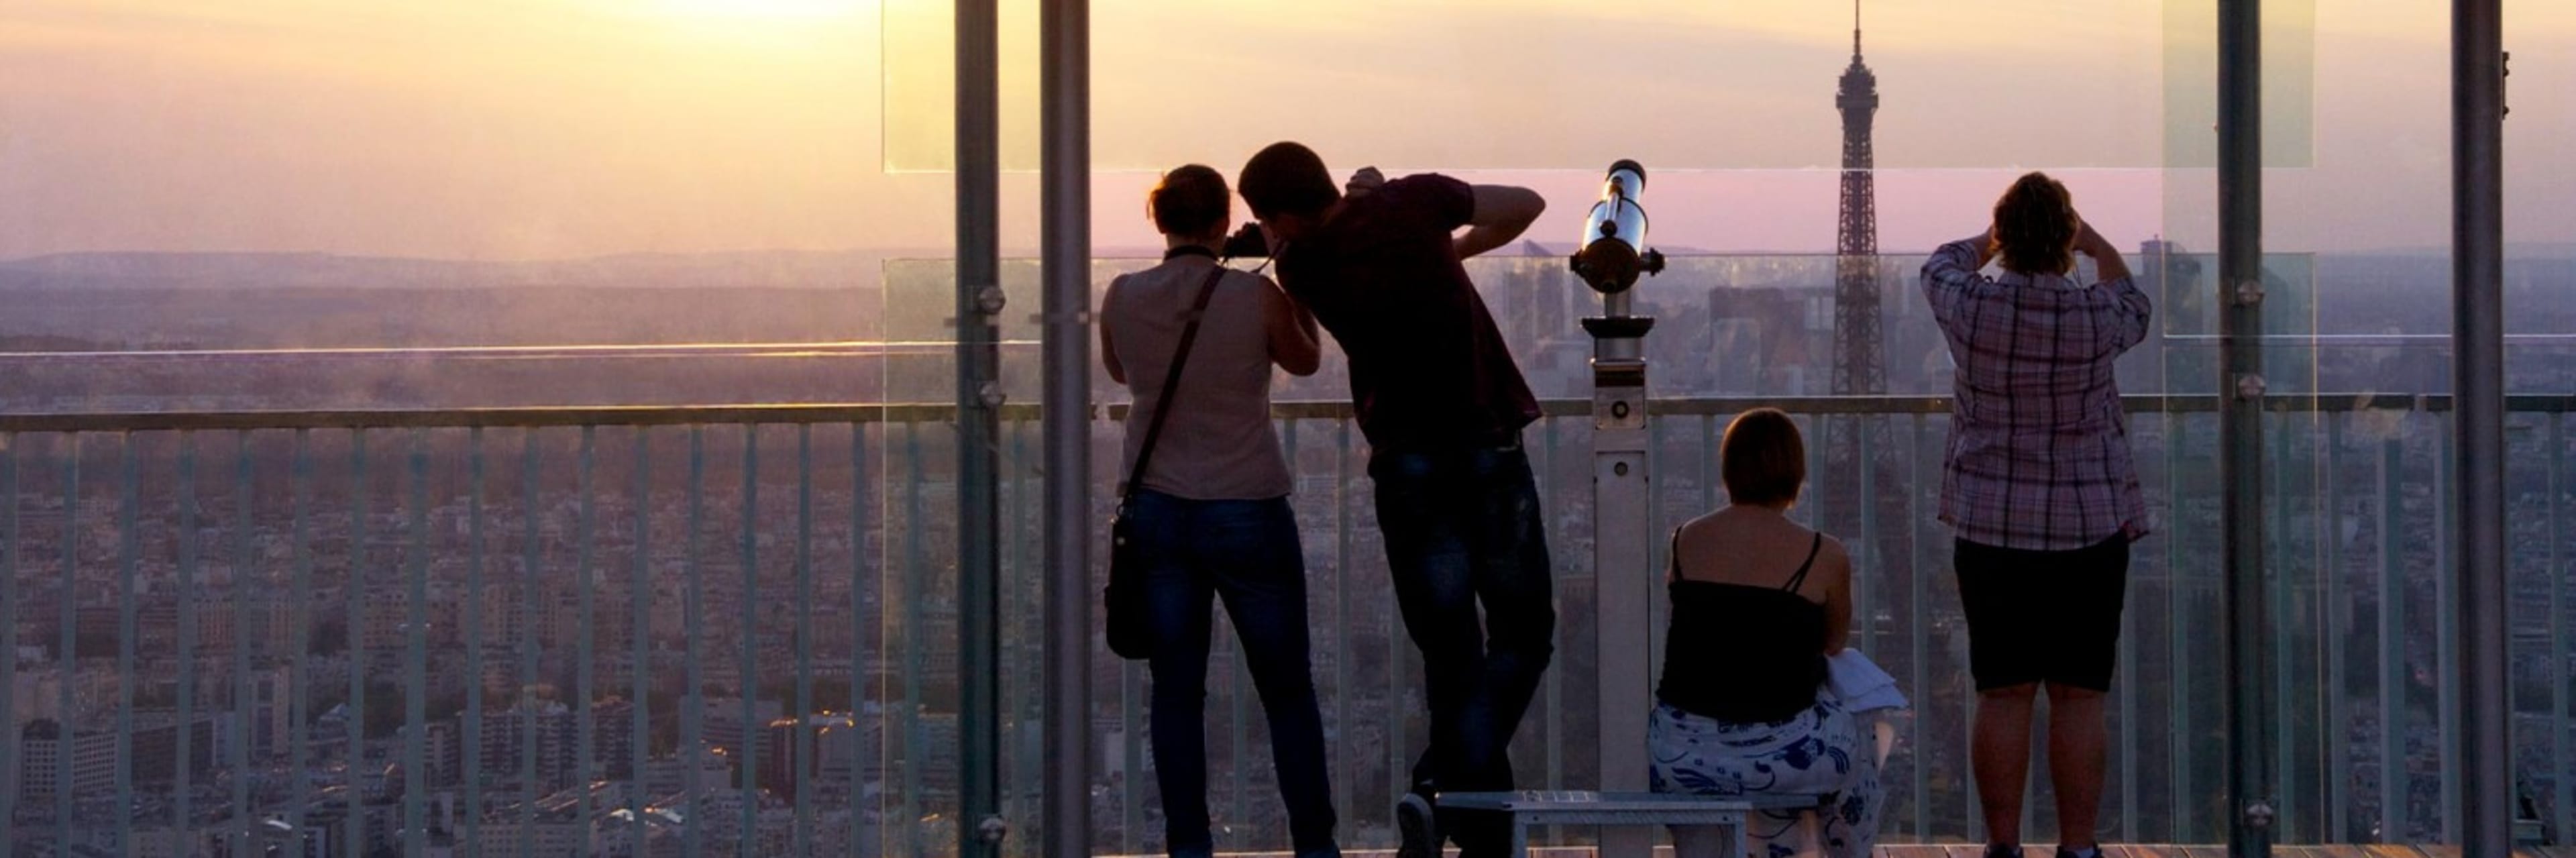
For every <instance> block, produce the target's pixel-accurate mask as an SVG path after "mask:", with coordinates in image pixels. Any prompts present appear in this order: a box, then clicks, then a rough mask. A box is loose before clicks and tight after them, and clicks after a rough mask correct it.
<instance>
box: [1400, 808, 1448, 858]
mask: <svg viewBox="0 0 2576 858" xmlns="http://www.w3.org/2000/svg"><path fill="white" fill-rule="evenodd" d="M1395 831H1396V834H1397V836H1399V837H1401V838H1403V839H1402V841H1400V843H1401V845H1399V846H1397V847H1396V849H1395V858H1440V823H1439V821H1438V820H1437V819H1436V818H1434V817H1433V816H1432V813H1431V800H1430V799H1427V798H1423V797H1422V795H1421V794H1420V793H1410V792H1408V793H1405V794H1404V798H1402V799H1398V800H1397V801H1396V803H1395Z"/></svg>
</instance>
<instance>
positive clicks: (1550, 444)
mask: <svg viewBox="0 0 2576 858" xmlns="http://www.w3.org/2000/svg"><path fill="white" fill-rule="evenodd" d="M1539 432H1540V438H1541V442H1540V444H1539V447H1538V456H1539V472H1538V479H1539V485H1540V494H1539V497H1541V498H1546V499H1550V500H1553V499H1554V498H1555V497H1556V496H1557V495H1556V491H1557V482H1558V480H1557V474H1556V445H1557V444H1558V443H1559V442H1560V439H1559V438H1558V437H1557V421H1554V420H1548V421H1543V422H1542V423H1541V424H1540V428H1539ZM1646 472H1647V473H1649V474H1652V473H1654V469H1653V468H1651V467H1649V468H1648V469H1647V471H1646ZM1549 536H1550V537H1551V539H1550V540H1549V541H1550V542H1552V543H1556V544H1563V543H1561V542H1557V541H1556V540H1555V539H1553V538H1552V537H1553V536H1554V534H1550V535H1549ZM1551 554H1553V552H1551ZM1553 556H1556V557H1561V556H1563V555H1553ZM1547 575H1548V587H1549V592H1550V593H1551V594H1552V596H1551V597H1552V598H1562V596H1561V595H1553V594H1562V593H1563V592H1564V591H1565V582H1564V579H1565V565H1564V564H1563V563H1561V562H1555V561H1554V560H1553V559H1551V562H1550V563H1549V564H1548V570H1547ZM1566 625H1567V624H1566V623H1558V624H1556V627H1555V628H1554V629H1553V630H1551V631H1550V632H1549V635H1548V636H1549V645H1551V646H1553V647H1555V650H1556V651H1557V652H1564V651H1565V650H1566V642H1565V627H1566ZM1654 637H1657V638H1660V637H1661V636H1660V635H1658V636H1654ZM1660 643H1661V642H1660V641H1658V645H1660ZM1564 676H1565V671H1563V670H1551V671H1548V672H1547V673H1546V678H1547V724H1546V727H1547V733H1546V737H1547V788H1548V789H1552V790H1554V789H1564V788H1565V742H1566V738H1567V736H1566V734H1565V682H1564V680H1563V677H1564ZM1563 835H1564V827H1563V826H1557V825H1551V826H1548V832H1547V839H1548V842H1549V843H1551V844H1561V843H1563V842H1564V841H1563Z"/></svg>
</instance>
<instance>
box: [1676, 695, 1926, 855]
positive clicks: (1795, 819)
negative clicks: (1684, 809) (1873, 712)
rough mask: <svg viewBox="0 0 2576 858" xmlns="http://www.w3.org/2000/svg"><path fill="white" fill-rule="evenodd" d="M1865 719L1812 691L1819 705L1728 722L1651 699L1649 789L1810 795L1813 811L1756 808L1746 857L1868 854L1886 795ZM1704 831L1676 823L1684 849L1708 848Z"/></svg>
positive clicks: (1747, 835)
mask: <svg viewBox="0 0 2576 858" xmlns="http://www.w3.org/2000/svg"><path fill="white" fill-rule="evenodd" d="M1862 727H1863V724H1862V719H1860V718H1858V717H1855V716H1854V715H1853V714H1852V713H1850V712H1848V711H1846V710H1844V708H1843V705H1842V701H1841V700H1839V699H1837V698H1835V697H1834V696H1833V693H1832V692H1831V691H1828V690H1823V689H1819V690H1818V692H1817V700H1816V705H1814V706H1810V707H1808V708H1807V709H1806V710H1805V711H1802V712H1799V713H1798V714H1797V715H1795V716H1791V717H1790V718H1789V719H1788V720H1786V721H1781V722H1778V723H1774V724H1735V723H1729V722H1724V721H1718V720H1715V719H1711V718H1704V717H1701V716H1698V715H1693V714H1691V713H1689V712H1685V711H1682V710H1680V709H1677V708H1674V707H1672V706H1669V705H1663V704H1657V705H1656V706H1655V710H1654V714H1653V715H1651V716H1649V717H1648V719H1647V724H1646V747H1647V750H1648V754H1649V756H1650V757H1651V759H1652V762H1651V763H1650V764H1649V766H1648V768H1647V777H1648V778H1649V779H1650V783H1651V784H1652V787H1653V789H1654V790H1655V791H1656V792H1671V793H1689V794H1694V795H1721V796H1741V795H1766V794H1791V795H1816V796H1823V797H1825V798H1824V799H1823V800H1824V802H1825V803H1824V804H1822V805H1820V806H1819V808H1818V809H1815V810H1803V809H1801V810H1771V811H1760V812H1756V813H1754V814H1752V815H1751V817H1750V818H1748V819H1747V820H1746V822H1747V825H1746V829H1747V830H1746V831H1745V842H1746V844H1747V845H1748V846H1749V847H1750V855H1749V856H1729V858H1790V856H1800V855H1823V856H1825V858H1867V856H1868V855H1869V854H1870V849H1871V847H1872V846H1874V845H1875V844H1876V842H1877V840H1878V815H1879V810H1880V805H1881V803H1882V800H1883V796H1882V794H1881V792H1880V785H1879V780H1878V763H1879V761H1878V753H1877V743H1876V742H1875V741H1874V739H1873V737H1871V736H1870V735H1869V734H1868V732H1867V731H1865V730H1863V729H1862ZM1706 836H1708V833H1707V832H1700V831H1691V830H1685V829H1679V828H1677V829H1676V830H1675V831H1674V842H1675V845H1676V846H1677V847H1680V849H1681V851H1682V854H1685V855H1688V854H1691V853H1693V852H1698V851H1700V850H1701V849H1707V848H1710V847H1707V846H1705V845H1700V846H1698V847H1697V848H1694V846H1695V844H1705V843H1711V842H1713V841H1712V840H1702V839H1701V838H1703V837H1706Z"/></svg>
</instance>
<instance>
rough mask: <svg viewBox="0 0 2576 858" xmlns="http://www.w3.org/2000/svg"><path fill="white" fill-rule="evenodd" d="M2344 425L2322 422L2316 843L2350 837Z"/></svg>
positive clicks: (2336, 841) (2349, 618)
mask: <svg viewBox="0 0 2576 858" xmlns="http://www.w3.org/2000/svg"><path fill="white" fill-rule="evenodd" d="M2344 423H2345V421H2342V420H2328V421H2325V424H2326V452H2325V502H2324V505H2323V506H2322V507H2321V509H2323V510H2324V514H2323V515H2322V516H2320V518H2319V520H2320V522H2322V529H2321V530H2320V531H2319V532H2318V541H2319V542H2320V543H2321V544H2322V545H2323V546H2324V550H2323V558H2322V562H2323V564H2324V566H2323V568H2324V570H2325V571H2324V574H2323V576H2322V577H2323V586H2324V587H2325V597H2324V599H2323V604H2324V605H2325V619H2324V623H2323V625H2322V626H2321V627H2322V628H2323V630H2324V632H2325V647H2326V663H2325V665H2324V668H2323V670H2322V671H2320V672H2321V673H2322V674H2323V676H2321V677H2319V679H2320V681H2319V682H2318V683H2317V687H2318V688H2320V689H2323V690H2324V696H2325V707H2326V720H2325V729H2324V730H2323V731H2322V734H2323V735H2321V736H2320V737H2319V745H2320V747H2321V748H2322V749H2323V750H2324V752H2325V754H2326V766H2325V769H2326V830H2325V831H2324V832H2322V836H2320V837H2318V838H2317V842H2320V843H2345V842H2349V841H2350V840H2351V838H2352V827H2351V826H2352V813H2351V809H2350V805H2351V802H2352V795H2351V779H2352V752H2351V749H2350V748H2348V747H2346V745H2347V744H2348V739H2349V737H2350V736H2351V735H2352V730H2351V727H2350V724H2349V722H2350V720H2351V718H2352V713H2351V711H2350V709H2351V706H2350V705H2349V703H2348V702H2347V701H2346V700H2345V699H2344V698H2345V693H2346V688H2345V682H2344V669H2345V663H2346V662H2347V661H2349V660H2350V658H2351V654H2350V653H2349V652H2347V651H2346V646H2347V644H2346V642H2345V641H2344V638H2343V635H2344V626H2345V625H2346V624H2347V623H2349V622H2351V619H2352V617H2351V612H2350V605H2349V604H2348V602H2347V600H2348V599H2350V598H2351V595H2350V594H2349V593H2347V592H2345V589H2346V587H2347V582H2346V581H2345V580H2344V570H2343V560H2342V557H2343V517H2344V511H2343V490H2342V488H2341V486H2342V480H2341V479H2340V477H2342V476H2343V468H2342V462H2343V434H2344Z"/></svg>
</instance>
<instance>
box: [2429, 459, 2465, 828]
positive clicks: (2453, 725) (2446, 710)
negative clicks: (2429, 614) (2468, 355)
mask: <svg viewBox="0 0 2576 858" xmlns="http://www.w3.org/2000/svg"><path fill="white" fill-rule="evenodd" d="M2435 422H2436V423H2438V424H2440V425H2439V426H2438V427H2437V429H2436V431H2435V434H2434V438H2435V439H2437V442H2436V445H2435V447H2434V453H2433V540H2432V545H2433V566H2432V568H2433V569H2434V570H2435V574H2434V575H2433V606H2434V607H2433V614H2434V616H2433V629H2434V631H2433V641H2434V652H2435V653H2436V655H2435V656H2434V659H2435V660H2434V662H2433V664H2434V665H2436V667H2435V668H2434V669H2433V676H2434V679H2435V682H2434V688H2435V691H2436V693H2437V694H2438V695H2439V702H2438V703H2436V704H2435V708H2434V710H2433V711H2434V712H2435V713H2436V717H2435V719H2434V721H2435V723H2436V724H2437V725H2438V726H2439V727H2440V730H2441V733H2442V739H2441V741H2442V744H2440V745H2439V746H2437V747H2439V748H2440V749H2441V750H2440V751H2438V752H2436V753H2435V754H2434V755H2433V758H2434V760H2435V762H2436V763H2437V764H2438V766H2437V770H2438V771H2439V772H2440V776H2441V790H2442V793H2441V795H2442V842H2444V843H2458V842H2460V838H2461V833H2462V831H2463V830H2464V829H2465V828H2466V826H2465V825H2463V824H2462V823H2463V822H2464V820H2462V819H2461V818H2460V810H2461V802H2460V799H2461V792H2460V763H2459V759H2458V755H2457V754H2453V753H2449V752H2450V750H2451V749H2453V748H2458V747H2460V743H2459V736H2460V715H2459V709H2460V707H2459V705H2458V704H2459V700H2460V684H2461V683H2460V679H2461V677H2460V676H2459V671H2458V670H2456V669H2453V668H2452V666H2453V665H2457V664H2459V663H2460V659H2459V652H2460V649H2459V645H2460V640H2459V638H2460V624H2459V611H2458V610H2457V608H2456V606H2457V605H2458V604H2459V600H2460V593H2459V590H2458V586H2457V584H2458V581H2459V576H2457V575H2453V574H2451V564H2452V563H2453V562H2455V561H2454V560H2453V553H2454V551H2455V548H2454V547H2453V546H2452V545H2451V542H2450V539H2451V537H2452V536H2453V535H2454V530H2453V528H2452V514H2451V511H2452V510H2453V509H2455V508H2456V507H2455V506H2453V505H2452V503H2451V498H2452V497H2453V496H2454V493H2455V492H2457V491H2458V488H2457V485H2456V484H2457V479H2456V476H2457V475H2455V474H2454V473H2453V471H2454V470H2455V468H2454V465H2453V463H2454V462H2455V461H2456V460H2454V459H2453V458H2452V456H2453V454H2454V453H2453V451H2454V450H2455V448H2456V441H2455V439H2454V438H2453V432H2454V431H2455V430H2454V429H2453V424H2454V421H2450V420H2440V421H2435Z"/></svg>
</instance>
